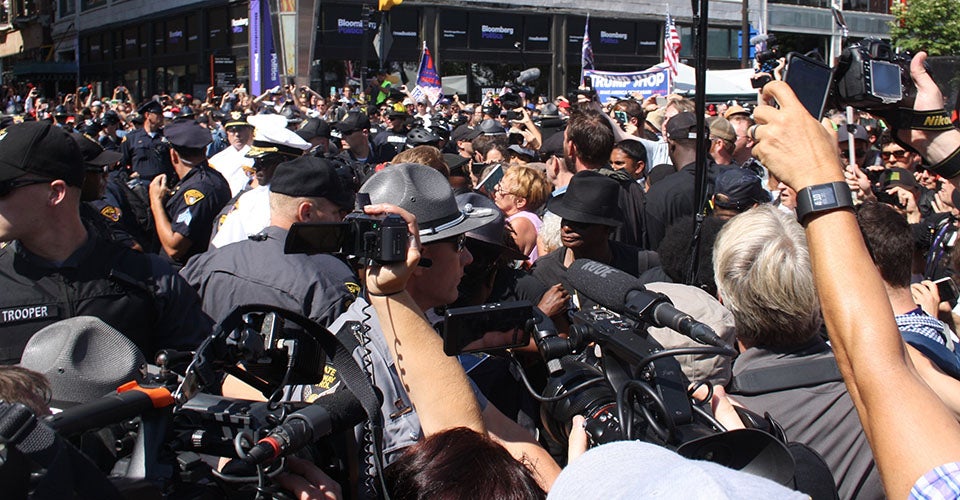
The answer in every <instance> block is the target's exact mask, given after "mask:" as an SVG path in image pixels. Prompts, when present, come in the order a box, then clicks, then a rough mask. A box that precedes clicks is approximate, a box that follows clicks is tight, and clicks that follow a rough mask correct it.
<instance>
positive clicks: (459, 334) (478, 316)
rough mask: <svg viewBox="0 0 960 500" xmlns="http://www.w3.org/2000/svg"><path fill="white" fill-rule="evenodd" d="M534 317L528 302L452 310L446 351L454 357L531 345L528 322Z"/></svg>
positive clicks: (445, 329)
mask: <svg viewBox="0 0 960 500" xmlns="http://www.w3.org/2000/svg"><path fill="white" fill-rule="evenodd" d="M533 317H534V314H533V306H532V305H531V304H530V302H528V301H526V300H522V301H518V302H504V303H494V304H483V305H479V306H468V307H456V308H451V309H448V310H447V314H446V316H445V317H444V321H443V352H444V353H446V354H447V355H448V356H453V355H456V354H460V353H465V352H480V351H496V350H500V349H509V348H512V347H521V346H525V345H527V344H528V343H529V342H530V332H529V331H528V330H527V328H526V325H527V321H528V320H530V319H531V318H533Z"/></svg>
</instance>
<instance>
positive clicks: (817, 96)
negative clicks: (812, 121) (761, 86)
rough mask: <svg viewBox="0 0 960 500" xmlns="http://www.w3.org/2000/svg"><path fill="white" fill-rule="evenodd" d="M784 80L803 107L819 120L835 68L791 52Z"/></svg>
mask: <svg viewBox="0 0 960 500" xmlns="http://www.w3.org/2000/svg"><path fill="white" fill-rule="evenodd" d="M783 81H785V82H787V85H790V88H791V89H793V92H794V93H795V94H796V95H797V98H798V99H800V102H801V103H802V104H803V107H804V108H806V109H807V111H808V112H810V114H811V115H813V117H814V118H816V119H817V120H819V119H820V118H822V117H823V108H824V106H825V105H826V103H827V95H828V94H829V93H830V85H831V83H832V82H833V69H831V68H830V67H829V66H827V65H826V64H824V63H822V62H820V61H817V60H814V59H811V58H809V57H805V56H802V55H800V54H790V55H789V56H788V57H787V69H786V71H785V73H784V75H783Z"/></svg>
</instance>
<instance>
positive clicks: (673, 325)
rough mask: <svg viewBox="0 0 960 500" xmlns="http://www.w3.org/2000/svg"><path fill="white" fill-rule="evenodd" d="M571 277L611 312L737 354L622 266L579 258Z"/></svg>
mask: <svg viewBox="0 0 960 500" xmlns="http://www.w3.org/2000/svg"><path fill="white" fill-rule="evenodd" d="M567 279H568V280H569V281H570V284H572V285H573V287H574V288H576V290H577V291H578V292H580V293H582V294H584V295H586V296H587V297H588V298H589V299H590V300H593V301H594V302H596V303H598V304H600V305H601V306H603V307H605V308H607V309H610V310H611V311H614V312H617V313H620V314H623V315H625V316H628V317H630V318H633V319H635V320H638V321H643V322H646V323H649V324H651V325H653V326H655V327H658V328H669V329H671V330H674V331H676V332H679V333H680V334H682V335H685V336H687V337H690V338H692V339H693V340H696V341H697V342H700V343H701V344H708V345H712V346H714V347H719V348H721V349H724V350H726V351H728V352H729V353H730V354H736V352H735V351H734V350H733V348H731V347H730V346H729V345H727V344H726V343H725V342H724V341H723V339H721V338H720V337H718V336H717V334H716V333H714V331H713V329H712V328H710V327H709V326H707V325H705V324H703V323H701V322H699V321H697V320H695V319H693V318H692V317H691V316H690V315H689V314H687V313H685V312H683V311H680V310H678V309H677V308H675V307H673V304H672V303H671V302H670V299H669V298H667V296H666V295H664V294H662V293H654V292H650V291H648V290H647V289H645V288H644V287H643V285H641V284H640V283H639V282H638V281H637V278H635V277H633V276H631V275H629V274H627V273H625V272H623V271H621V270H619V269H616V268H613V267H610V266H608V265H606V264H601V263H599V262H596V261H593V260H589V259H577V260H576V261H574V263H573V265H571V266H570V268H569V269H567Z"/></svg>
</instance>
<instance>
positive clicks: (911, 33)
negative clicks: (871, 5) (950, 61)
mask: <svg viewBox="0 0 960 500" xmlns="http://www.w3.org/2000/svg"><path fill="white" fill-rule="evenodd" d="M890 13H891V14H893V15H894V16H896V20H894V21H893V23H892V26H891V30H890V37H891V39H892V40H893V44H894V45H896V46H897V47H899V48H901V49H905V50H909V51H912V52H916V51H919V50H925V51H927V53H928V54H930V55H932V56H937V55H940V56H948V55H960V2H958V1H957V0H906V1H905V2H904V3H894V4H893V5H892V6H891V9H890Z"/></svg>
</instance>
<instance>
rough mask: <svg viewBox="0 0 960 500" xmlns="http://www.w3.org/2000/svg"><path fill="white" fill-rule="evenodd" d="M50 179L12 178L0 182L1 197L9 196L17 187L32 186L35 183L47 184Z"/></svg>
mask: <svg viewBox="0 0 960 500" xmlns="http://www.w3.org/2000/svg"><path fill="white" fill-rule="evenodd" d="M50 181H51V180H50V179H10V180H7V181H3V182H0V198H3V197H5V196H7V195H8V194H10V193H12V192H13V191H14V190H15V189H17V188H22V187H24V186H32V185H34V184H46V183H48V182H50Z"/></svg>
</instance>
